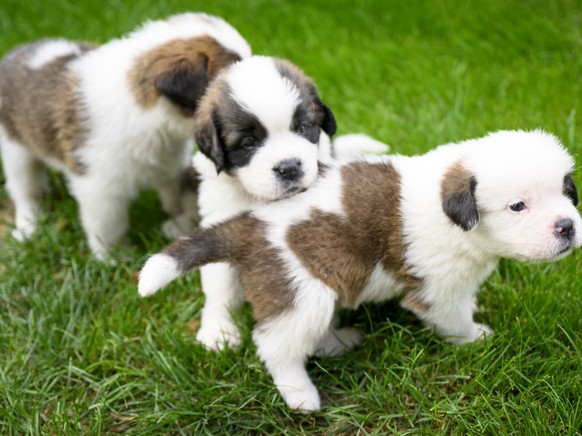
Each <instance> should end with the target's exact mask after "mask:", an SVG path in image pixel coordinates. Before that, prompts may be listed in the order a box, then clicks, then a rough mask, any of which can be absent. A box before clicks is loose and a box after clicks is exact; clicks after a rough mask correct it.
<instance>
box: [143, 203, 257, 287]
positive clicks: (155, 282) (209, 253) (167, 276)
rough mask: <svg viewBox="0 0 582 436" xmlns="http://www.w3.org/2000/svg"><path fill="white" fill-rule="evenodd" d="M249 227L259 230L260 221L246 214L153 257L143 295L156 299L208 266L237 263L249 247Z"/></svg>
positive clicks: (146, 270)
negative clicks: (165, 289)
mask: <svg viewBox="0 0 582 436" xmlns="http://www.w3.org/2000/svg"><path fill="white" fill-rule="evenodd" d="M249 220H250V221H249ZM249 226H250V229H251V230H252V229H253V227H254V228H255V229H256V228H258V220H257V219H256V218H254V217H252V216H251V215H249V214H248V213H245V214H242V215H239V216H237V217H235V218H232V219H230V220H228V221H225V222H223V223H220V224H217V225H215V226H212V227H209V228H207V229H203V230H200V231H199V232H197V233H195V234H193V235H192V236H188V237H186V238H180V239H178V240H176V241H174V242H173V243H172V244H170V245H168V246H167V247H166V248H164V249H163V250H162V251H161V252H160V253H158V254H154V255H153V256H151V257H150V258H149V259H148V260H147V262H146V263H145V265H144V266H143V268H142V269H141V271H140V273H139V282H138V292H139V295H141V296H142V297H147V296H149V295H152V294H154V293H155V292H157V291H158V290H159V289H161V288H163V287H164V286H166V285H167V284H168V283H170V282H171V281H173V280H175V279H177V278H178V277H181V276H183V275H185V274H186V273H188V272H190V271H191V270H193V269H194V268H199V267H201V266H203V265H206V264H207V263H214V262H226V261H233V260H235V259H236V257H237V255H238V253H240V251H241V248H244V246H245V245H246V242H245V239H246V238H245V237H244V235H245V234H248V231H249Z"/></svg>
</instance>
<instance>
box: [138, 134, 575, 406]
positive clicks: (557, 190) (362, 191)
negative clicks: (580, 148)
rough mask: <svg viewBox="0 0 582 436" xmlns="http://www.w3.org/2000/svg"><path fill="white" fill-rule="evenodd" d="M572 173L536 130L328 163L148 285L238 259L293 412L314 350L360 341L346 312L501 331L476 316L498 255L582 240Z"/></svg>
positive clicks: (540, 257)
mask: <svg viewBox="0 0 582 436" xmlns="http://www.w3.org/2000/svg"><path fill="white" fill-rule="evenodd" d="M516 163H518V165H516ZM573 168H574V160H573V158H572V157H571V156H570V155H569V154H568V153H567V151H566V150H565V149H564V148H563V147H562V145H561V144H560V142H559V141H558V140H557V139H556V138H555V137H554V136H552V135H549V134H547V133H544V132H542V131H539V130H537V131H531V132H524V131H500V132H496V133H492V134H489V135H487V136H486V137H484V138H480V139H475V140H469V141H465V142H461V143H458V144H449V145H444V146H441V147H438V148H437V149H435V150H433V151H430V152H428V153H426V154H425V155H421V156H414V157H406V156H397V155H394V156H386V157H384V158H376V159H375V160H372V159H366V160H362V161H359V162H347V163H337V162H336V163H333V162H331V163H330V164H329V165H328V167H327V168H326V169H325V170H324V171H323V174H322V175H321V176H320V177H319V178H318V180H317V182H316V183H315V185H314V186H313V187H311V188H310V189H309V190H307V191H306V192H303V193H300V194H297V195H295V196H294V197H291V198H288V199H284V200H281V201H279V202H277V203H273V204H265V205H262V206H257V207H255V208H253V209H252V210H251V211H249V212H245V213H242V214H240V215H238V216H237V217H235V218H233V219H231V220H228V221H225V222H223V223H221V224H217V225H215V226H213V227H210V228H208V229H205V230H202V231H200V232H199V233H197V234H195V235H193V236H191V237H189V238H184V239H181V240H178V241H176V242H174V243H173V244H171V245H169V246H168V247H167V248H165V249H164V250H163V251H162V252H161V253H159V254H156V255H154V256H152V257H151V258H149V259H148V261H147V262H146V264H145V266H144V267H143V269H142V271H141V273H140V278H139V285H138V289H139V293H140V295H142V296H147V295H151V294H153V293H154V292H156V291H157V290H158V289H160V288H161V287H163V286H165V285H166V284H168V283H169V282H171V281H172V280H174V279H175V278H176V277H178V276H181V275H183V274H185V273H187V272H188V271H190V270H192V269H193V268H197V267H200V266H201V265H205V264H207V263H210V262H224V261H227V262H230V263H232V264H233V265H236V266H237V267H238V268H239V274H240V279H241V283H242V287H243V290H244V293H245V297H246V298H247V299H248V301H249V302H250V303H251V306H252V310H253V317H254V318H255V321H256V325H255V328H254V330H253V339H254V342H255V343H256V345H257V353H258V355H259V357H260V358H261V360H262V361H263V362H264V363H265V366H266V367H267V369H268V371H269V373H270V374H271V376H272V377H273V380H274V382H275V384H276V385H277V387H278V389H279V391H280V393H281V395H282V397H283V399H284V400H285V402H286V403H287V404H288V405H289V406H290V407H291V408H293V409H299V410H301V411H304V412H308V411H312V410H317V409H319V408H320V398H319V394H318V392H317V389H316V388H315V386H314V385H313V383H312V382H311V380H310V379H309V376H308V374H307V372H306V369H305V361H306V359H307V358H308V357H309V356H311V355H322V354H336V353H339V352H341V351H342V350H344V349H346V348H351V347H353V346H355V345H357V344H358V343H359V342H360V335H359V333H358V332H357V331H356V330H355V329H353V328H349V327H348V328H342V329H337V328H336V327H335V326H334V325H333V319H334V312H335V311H336V310H337V309H340V308H348V309H349V308H352V309H353V308H357V307H358V306H359V305H360V304H362V303H365V302H380V301H385V300H388V299H391V298H400V299H401V300H400V301H401V305H402V306H403V307H404V308H406V309H408V310H410V311H412V312H413V313H414V314H416V315H417V316H418V318H420V319H421V320H422V322H423V323H424V324H425V325H426V326H428V327H430V328H431V329H433V330H434V331H435V332H436V333H437V334H438V335H440V336H442V337H443V338H445V339H446V340H447V341H449V342H451V343H454V344H464V343H467V342H472V341H475V340H478V339H481V338H483V337H485V336H487V335H490V334H492V331H491V329H490V328H489V327H488V326H487V325H484V324H479V323H476V322H475V321H474V320H473V312H474V297H475V295H476V294H477V292H478V291H479V287H480V285H481V283H482V282H483V281H484V280H485V279H486V278H487V277H488V276H489V275H490V274H491V272H492V271H493V269H494V268H495V267H496V265H497V263H498V261H499V259H500V258H502V257H505V258H511V259H517V260H522V261H531V262H542V261H553V260H558V259H561V258H563V257H565V256H566V255H568V254H569V253H570V252H572V250H573V249H575V248H577V247H580V246H581V245H582V219H581V217H580V214H579V212H578V211H577V210H576V205H577V204H578V193H577V190H576V186H575V184H574V182H573V179H572V176H571V173H572V171H573Z"/></svg>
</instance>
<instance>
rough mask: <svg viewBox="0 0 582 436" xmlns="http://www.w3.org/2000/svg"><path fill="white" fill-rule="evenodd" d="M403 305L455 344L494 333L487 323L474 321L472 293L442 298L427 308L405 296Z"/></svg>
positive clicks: (472, 340)
mask: <svg viewBox="0 0 582 436" xmlns="http://www.w3.org/2000/svg"><path fill="white" fill-rule="evenodd" d="M401 304H402V306H403V307H405V308H407V309H409V310H411V311H412V312H414V313H415V314H416V315H417V316H418V317H419V318H420V319H421V320H422V321H423V323H424V324H425V325H426V326H427V327H430V328H432V329H434V331H435V333H436V334H437V335H439V336H441V337H442V338H443V339H445V340H446V341H447V342H450V343H452V344H455V345H462V344H466V343H469V342H474V341H476V340H479V339H483V338H485V337H487V336H491V335H492V334H493V330H491V328H490V327H489V326H487V325H485V324H479V323H476V322H475V321H473V313H474V307H475V303H474V299H473V296H472V295H467V294H464V295H458V294H457V295H456V297H455V298H450V299H440V300H436V301H434V302H432V303H431V304H430V305H428V307H427V308H419V307H418V306H417V305H414V304H412V301H411V299H407V298H404V299H403V300H402V303H401Z"/></svg>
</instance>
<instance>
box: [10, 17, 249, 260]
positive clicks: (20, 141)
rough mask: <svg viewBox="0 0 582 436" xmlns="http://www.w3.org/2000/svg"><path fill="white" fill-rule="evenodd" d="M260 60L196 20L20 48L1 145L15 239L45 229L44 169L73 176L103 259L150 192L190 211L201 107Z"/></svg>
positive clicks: (170, 207) (221, 29) (227, 32)
mask: <svg viewBox="0 0 582 436" xmlns="http://www.w3.org/2000/svg"><path fill="white" fill-rule="evenodd" d="M250 55H251V50H250V47H249V45H248V44H247V42H246V41H245V40H244V39H243V38H242V37H241V35H240V34H239V33H238V32H237V31H236V30H235V29H234V28H233V27H232V26H230V25H229V24H228V23H226V22H225V21H223V20H222V19H220V18H217V17H213V16H209V15H206V14H194V13H185V14H181V15H176V16H172V17H169V18H167V19H165V20H158V21H151V22H148V23H146V24H145V25H143V26H142V27H141V28H139V29H138V30H136V31H134V32H132V33H130V34H129V35H127V36H126V37H124V38H120V39H115V40H112V41H109V42H108V43H106V44H103V45H101V46H95V45H90V44H83V43H78V42H75V41H68V40H64V39H47V40H42V41H39V42H36V43H32V44H28V45H23V46H20V47H18V48H16V49H14V50H13V51H12V52H10V53H9V54H8V55H7V56H6V57H5V58H4V59H3V60H2V62H1V63H0V146H1V151H2V160H3V164H4V172H5V175H6V181H7V183H6V184H7V189H8V192H9V194H10V197H11V198H12V200H13V202H14V205H15V209H16V220H15V224H16V225H15V227H16V228H15V230H14V232H13V235H14V237H16V238H17V239H19V240H22V239H24V238H27V237H29V236H31V235H32V233H33V232H34V230H35V227H36V218H37V214H38V199H37V197H38V196H39V195H40V194H41V192H42V191H43V190H44V189H45V187H46V186H45V185H46V175H45V173H44V169H43V166H45V165H46V166H49V167H52V168H55V169H57V170H60V171H62V172H63V173H64V174H65V177H66V179H67V182H68V185H69V188H70V191H71V194H72V195H73V196H74V197H75V199H76V200H77V201H78V203H79V209H80V215H81V220H82V224H83V228H84V230H85V233H86V236H87V239H88V242H89V246H90V248H91V250H92V251H93V253H94V254H95V255H96V256H97V257H98V258H100V259H104V258H106V257H107V255H108V253H109V251H110V249H111V247H112V246H113V245H114V244H116V243H118V242H119V240H120V239H121V238H122V236H123V235H124V234H125V232H126V230H127V228H128V208H129V204H130V203H131V201H132V200H133V199H134V198H135V197H136V196H137V194H138V193H139V192H140V191H141V190H142V189H144V188H154V189H157V190H158V192H159V194H160V199H161V201H162V206H163V208H164V210H165V211H166V212H168V213H169V214H170V215H175V214H178V213H180V212H181V209H180V208H181V205H180V198H179V193H180V191H179V184H180V178H181V175H182V173H183V172H184V170H185V169H186V168H187V167H188V165H189V163H190V157H191V153H192V148H193V141H192V134H193V130H194V118H193V114H194V111H195V109H196V107H197V103H198V100H199V98H200V96H201V95H202V94H203V93H204V91H205V89H206V86H207V85H208V83H209V81H210V80H211V79H213V78H214V77H215V76H216V74H217V73H218V72H219V71H220V70H221V69H222V68H224V67H226V66H227V65H230V64H232V63H233V62H235V61H238V60H240V59H242V58H245V57H249V56H250Z"/></svg>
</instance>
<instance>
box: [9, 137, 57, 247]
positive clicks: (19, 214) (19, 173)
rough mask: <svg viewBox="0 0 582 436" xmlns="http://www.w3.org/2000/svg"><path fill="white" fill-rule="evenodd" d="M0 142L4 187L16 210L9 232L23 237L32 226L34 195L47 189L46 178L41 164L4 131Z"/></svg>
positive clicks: (35, 205) (35, 202) (34, 214)
mask: <svg viewBox="0 0 582 436" xmlns="http://www.w3.org/2000/svg"><path fill="white" fill-rule="evenodd" d="M0 129H1V128H0ZM0 133H2V132H0ZM0 145H1V146H2V163H3V168H4V174H5V176H6V188H7V190H8V193H9V195H10V198H11V199H12V201H13V202H14V209H15V212H16V218H15V227H16V228H15V229H14V231H13V232H12V236H13V237H14V239H16V240H18V241H23V240H24V239H26V238H28V237H29V236H30V235H32V233H33V232H34V230H35V229H36V217H37V215H38V197H40V195H41V194H42V193H43V191H45V190H46V189H47V186H48V179H47V175H46V171H45V168H44V165H43V164H42V163H41V162H40V161H39V160H38V159H36V158H35V157H34V155H33V154H32V153H31V152H30V151H29V150H28V149H26V148H25V147H24V146H23V145H21V144H19V143H16V142H14V141H12V140H10V139H8V138H7V137H6V136H5V135H0Z"/></svg>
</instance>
